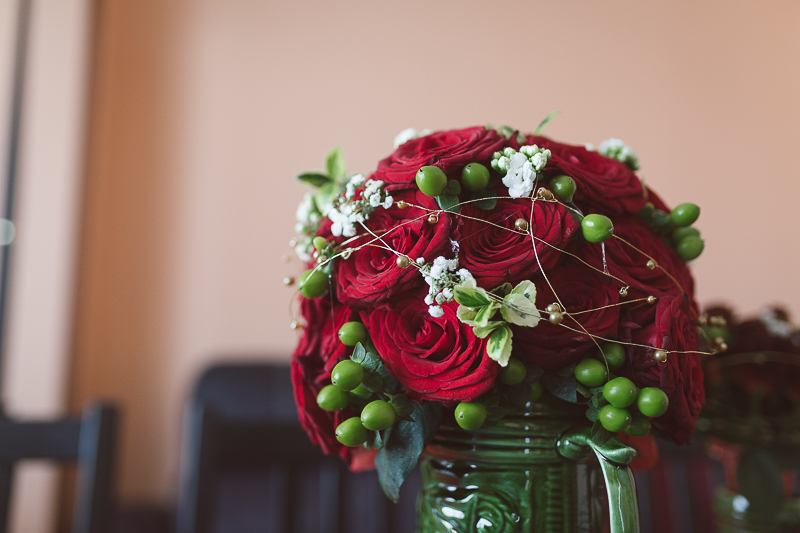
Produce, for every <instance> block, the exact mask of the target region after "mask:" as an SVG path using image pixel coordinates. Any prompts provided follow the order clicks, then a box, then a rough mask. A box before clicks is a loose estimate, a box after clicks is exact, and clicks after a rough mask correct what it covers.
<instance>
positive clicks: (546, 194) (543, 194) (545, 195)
mask: <svg viewBox="0 0 800 533" xmlns="http://www.w3.org/2000/svg"><path fill="white" fill-rule="evenodd" d="M536 196H537V197H539V198H541V199H542V200H552V199H553V193H552V192H550V191H549V190H547V189H545V188H544V187H539V188H538V189H537V190H536Z"/></svg>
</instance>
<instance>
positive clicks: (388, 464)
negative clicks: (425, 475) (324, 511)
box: [375, 402, 442, 503]
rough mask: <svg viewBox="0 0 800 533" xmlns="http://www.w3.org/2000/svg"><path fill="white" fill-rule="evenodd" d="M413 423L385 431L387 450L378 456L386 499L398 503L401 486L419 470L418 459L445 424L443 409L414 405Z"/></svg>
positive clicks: (433, 403) (434, 405) (379, 473)
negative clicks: (442, 422) (414, 471)
mask: <svg viewBox="0 0 800 533" xmlns="http://www.w3.org/2000/svg"><path fill="white" fill-rule="evenodd" d="M412 418H413V421H411V422H409V421H404V420H401V421H400V422H395V424H394V425H393V426H392V427H390V428H389V429H388V430H386V434H385V435H384V441H385V444H384V447H383V449H382V450H381V451H379V452H378V455H376V456H375V468H376V469H377V470H378V480H379V481H380V484H381V488H382V489H383V492H384V493H385V494H386V496H387V497H388V498H389V499H390V500H392V501H393V502H395V503H397V501H398V500H399V499H400V486H401V485H402V484H403V482H404V481H405V480H406V478H408V476H409V474H411V472H412V471H413V470H414V468H415V467H416V466H417V462H418V461H419V456H420V455H421V454H422V452H423V451H424V450H425V448H426V447H427V446H428V444H430V442H431V440H433V436H434V435H435V434H436V431H437V430H438V429H439V424H440V423H441V421H442V406H441V404H439V403H437V402H428V403H426V404H425V405H424V406H423V405H419V404H414V414H413V415H412Z"/></svg>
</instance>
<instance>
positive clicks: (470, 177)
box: [416, 163, 489, 197]
mask: <svg viewBox="0 0 800 533" xmlns="http://www.w3.org/2000/svg"><path fill="white" fill-rule="evenodd" d="M416 182H417V187H419V190H420V191H422V194H425V195H426V196H431V197H436V196H439V195H441V194H442V193H444V190H445V187H447V182H448V180H447V175H445V173H444V171H443V170H442V169H441V168H439V167H435V166H433V165H428V166H424V167H422V168H420V169H419V170H418V171H417V176H416ZM487 185H489V169H488V168H486V167H485V166H484V165H481V164H480V163H469V164H468V165H467V166H465V167H464V168H463V169H461V186H462V187H464V188H465V189H467V190H468V191H480V190H481V189H485V188H486V186H487Z"/></svg>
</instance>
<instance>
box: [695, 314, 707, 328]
mask: <svg viewBox="0 0 800 533" xmlns="http://www.w3.org/2000/svg"><path fill="white" fill-rule="evenodd" d="M706 324H708V316H706V315H700V316H699V317H697V325H698V326H705V325H706Z"/></svg>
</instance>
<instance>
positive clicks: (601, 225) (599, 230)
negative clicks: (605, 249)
mask: <svg viewBox="0 0 800 533" xmlns="http://www.w3.org/2000/svg"><path fill="white" fill-rule="evenodd" d="M581 231H582V232H583V238H584V239H586V240H587V241H589V242H598V243H599V242H606V241H607V240H608V239H610V238H611V236H612V235H614V224H613V223H612V222H611V219H610V218H608V217H607V216H604V215H598V214H596V213H595V214H592V215H586V216H585V217H583V220H581Z"/></svg>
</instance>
